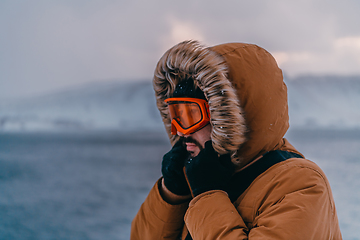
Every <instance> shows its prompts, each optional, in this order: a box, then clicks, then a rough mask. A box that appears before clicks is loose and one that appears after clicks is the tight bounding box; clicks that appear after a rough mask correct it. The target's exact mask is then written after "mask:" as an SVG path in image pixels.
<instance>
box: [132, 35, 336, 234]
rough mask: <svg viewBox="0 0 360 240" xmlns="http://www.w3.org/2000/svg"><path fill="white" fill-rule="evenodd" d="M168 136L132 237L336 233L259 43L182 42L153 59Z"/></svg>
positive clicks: (325, 193) (323, 190)
mask: <svg viewBox="0 0 360 240" xmlns="http://www.w3.org/2000/svg"><path fill="white" fill-rule="evenodd" d="M154 89H155V94H156V99H157V106H158V108H159V111H160V113H161V116H162V119H163V122H164V125H165V128H166V130H167V132H168V134H169V137H170V141H171V143H172V144H173V147H172V149H171V150H170V151H169V152H168V153H166V154H165V155H164V157H163V161H162V174H163V177H162V178H160V179H159V181H158V182H157V183H156V184H155V186H154V187H153V189H152V190H151V191H150V193H149V195H148V197H147V198H146V200H145V202H144V203H143V205H142V206H141V208H140V210H139V212H138V214H137V215H136V217H135V218H134V220H133V223H132V228H131V239H132V240H136V239H196V240H200V239H253V240H255V239H314V240H315V239H316V240H320V239H341V233H340V229H339V224H338V219H337V214H336V209H335V204H334V200H333V196H332V193H331V189H330V185H329V182H328V180H327V179H326V177H325V174H324V173H323V172H322V170H321V169H320V168H319V167H318V166H317V165H316V164H315V163H313V162H311V161H309V160H306V159H305V158H304V156H303V155H302V154H301V153H299V152H298V151H297V150H296V149H295V148H294V147H293V146H292V145H291V144H290V143H289V142H288V141H287V140H286V139H285V138H283V137H284V135H285V133H286V131H287V129H288V127H289V123H288V120H289V119H288V104H287V89H286V85H285V83H284V82H283V76H282V72H281V70H280V69H279V68H278V66H277V64H276V61H275V60H274V58H273V57H272V56H271V55H270V54H269V53H268V52H267V51H265V50H264V49H262V48H260V47H258V46H256V45H251V44H243V43H230V44H223V45H218V46H215V47H211V48H207V47H203V46H201V45H200V44H199V43H197V42H194V41H188V42H182V43H180V44H178V45H176V46H174V47H173V48H171V49H169V50H168V51H167V52H166V53H165V54H164V56H163V57H162V58H161V59H160V61H159V63H158V65H157V68H156V71H155V76H154Z"/></svg>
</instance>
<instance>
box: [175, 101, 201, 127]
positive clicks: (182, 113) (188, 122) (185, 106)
mask: <svg viewBox="0 0 360 240" xmlns="http://www.w3.org/2000/svg"><path fill="white" fill-rule="evenodd" d="M169 111H170V118H171V119H175V120H177V122H178V123H179V125H180V126H181V127H182V128H184V129H187V128H189V127H191V126H193V125H195V124H197V123H198V122H200V121H201V119H202V118H203V117H202V113H201V109H200V106H199V105H198V104H197V103H190V102H185V103H172V104H170V105H169Z"/></svg>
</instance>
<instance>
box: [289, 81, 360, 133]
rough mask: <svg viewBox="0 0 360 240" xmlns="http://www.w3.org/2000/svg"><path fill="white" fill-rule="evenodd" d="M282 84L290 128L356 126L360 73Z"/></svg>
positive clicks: (359, 118) (359, 108)
mask: <svg viewBox="0 0 360 240" xmlns="http://www.w3.org/2000/svg"><path fill="white" fill-rule="evenodd" d="M286 84H287V86H288V98H289V115H290V124H291V127H294V128H329V129H352V128H360V76H358V77H335V76H326V77H312V76H307V77H299V78H296V79H290V80H288V81H286Z"/></svg>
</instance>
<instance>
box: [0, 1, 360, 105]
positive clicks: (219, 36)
mask: <svg viewBox="0 0 360 240" xmlns="http://www.w3.org/2000/svg"><path fill="white" fill-rule="evenodd" d="M359 9H360V2H359V1H357V0H348V1H347V4H343V3H342V2H339V1H337V0H327V1H325V0H304V1H295V2H294V1H285V0H274V1H267V0H257V1H247V2H244V1H238V0H224V1H205V0H198V1H192V0H184V1H177V2H172V1H164V0H154V1H144V0H135V1H114V0H104V1H101V2H100V1H93V0H88V1H85V0H79V1H43V0H34V1H31V2H19V1H1V2H0V84H1V87H0V98H1V97H2V96H12V95H14V96H15V95H23V94H24V95H26V94H32V93H39V92H44V91H48V90H51V89H57V88H60V87H65V86H71V85H74V84H79V83H84V82H89V81H97V80H101V79H114V78H116V79H149V80H150V79H151V78H152V74H153V71H154V68H155V65H156V63H157V61H158V59H159V58H160V57H161V56H162V54H163V53H164V52H165V51H166V50H167V49H168V48H170V47H171V46H173V45H175V44H177V43H178V42H181V41H183V40H187V39H197V40H200V41H201V42H203V43H204V44H205V45H215V44H221V43H225V42H249V43H255V44H257V45H259V46H262V47H264V48H265V49H267V50H268V51H269V52H271V53H272V54H273V55H274V56H275V58H276V59H277V61H278V63H279V65H280V66H281V67H282V68H283V70H284V72H286V73H287V74H290V75H298V74H307V73H316V74H322V73H334V74H354V73H358V72H359V70H358V69H359V57H358V56H359V55H360V54H359V50H358V37H359V36H360V28H359V27H358V22H359V21H360V16H359V14H358V10H359ZM19 86H21V87H19Z"/></svg>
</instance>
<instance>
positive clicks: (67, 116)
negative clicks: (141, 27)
mask: <svg viewBox="0 0 360 240" xmlns="http://www.w3.org/2000/svg"><path fill="white" fill-rule="evenodd" d="M286 84H287V87H288V98H289V115H290V125H291V127H292V128H302V129H313V128H321V129H324V128H325V129H334V128H335V129H354V128H355V129H360V104H359V103H360V78H340V77H322V78H314V77H303V78H298V79H290V80H286ZM161 129H163V125H162V121H161V118H160V114H159V112H158V110H157V108H156V103H155V94H154V90H153V88H152V83H151V81H142V82H139V81H133V82H130V81H128V82H120V81H111V82H98V83H92V84H87V85H83V86H78V87H77V88H73V89H68V90H63V91H59V92H54V93H49V94H47V95H42V96H37V97H32V98H27V99H17V100H12V101H5V102H4V101H3V102H2V103H1V104H0V131H2V132H14V131H18V132H23V131H26V132H33V131H86V130H117V131H134V130H140V131H141V130H152V131H153V130H161Z"/></svg>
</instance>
